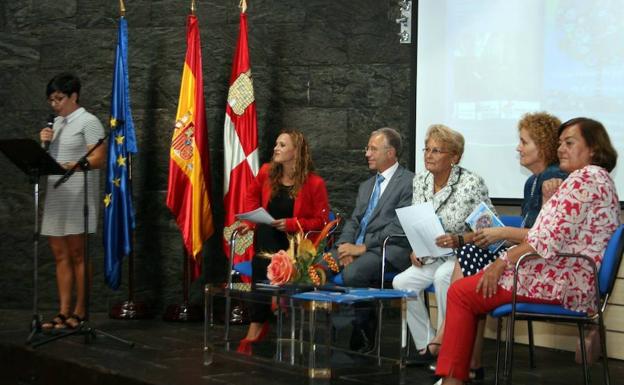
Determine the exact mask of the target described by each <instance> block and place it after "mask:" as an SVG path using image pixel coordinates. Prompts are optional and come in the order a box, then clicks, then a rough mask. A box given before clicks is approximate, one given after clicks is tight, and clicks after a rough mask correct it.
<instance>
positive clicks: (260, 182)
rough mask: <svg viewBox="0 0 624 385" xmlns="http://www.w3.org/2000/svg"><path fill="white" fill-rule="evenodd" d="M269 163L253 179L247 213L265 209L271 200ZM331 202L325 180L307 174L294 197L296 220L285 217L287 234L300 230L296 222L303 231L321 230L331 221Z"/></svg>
mask: <svg viewBox="0 0 624 385" xmlns="http://www.w3.org/2000/svg"><path fill="white" fill-rule="evenodd" d="M270 167H271V166H270V164H269V163H265V164H263V165H262V167H261V168H260V171H259V172H258V175H257V176H256V179H254V181H253V183H252V184H251V186H250V188H249V190H248V192H247V198H246V200H245V211H251V210H255V209H257V208H258V207H260V206H262V207H264V208H265V209H266V208H267V207H268V205H269V199H270V198H271V180H270V179H269V170H270ZM328 215H329V202H328V199H327V189H326V188H325V181H324V180H323V178H321V177H320V176H318V175H317V174H315V173H313V172H311V173H309V174H308V177H307V178H306V181H305V183H304V184H303V186H301V189H300V190H299V192H298V193H297V196H296V197H295V204H294V208H293V217H292V218H286V231H287V232H289V233H294V232H296V231H297V230H299V227H298V226H297V221H299V224H300V225H301V228H302V229H303V231H304V232H305V231H309V230H322V229H323V226H325V224H326V223H327V222H328Z"/></svg>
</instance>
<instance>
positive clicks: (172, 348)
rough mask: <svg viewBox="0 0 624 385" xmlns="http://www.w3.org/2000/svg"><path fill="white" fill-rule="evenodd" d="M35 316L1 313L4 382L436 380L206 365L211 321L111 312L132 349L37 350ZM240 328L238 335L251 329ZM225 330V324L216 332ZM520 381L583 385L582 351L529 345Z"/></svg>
mask: <svg viewBox="0 0 624 385" xmlns="http://www.w3.org/2000/svg"><path fill="white" fill-rule="evenodd" d="M30 318H31V313H30V312H28V311H23V310H19V311H17V310H0V369H1V372H0V373H1V374H0V384H10V385H34V384H37V385H43V384H45V385H55V384H64V385H67V384H70V385H73V384H81V385H95V384H97V385H108V384H111V385H112V384H115V385H126V384H128V385H130V384H132V385H134V384H159V385H160V384H163V385H178V384H180V385H199V384H215V385H216V384H219V385H224V384H227V385H269V384H271V385H292V384H306V383H314V384H316V383H319V382H320V383H328V384H333V385H347V384H364V383H365V384H370V385H394V384H396V385H399V384H425V385H427V384H433V383H434V382H435V379H434V378H433V376H432V375H431V373H429V372H428V371H427V370H425V369H424V368H415V367H410V368H407V369H406V370H405V372H404V375H403V376H401V375H399V374H398V373H396V372H393V370H392V369H391V368H389V367H382V368H377V369H374V368H373V369H371V367H370V366H369V365H368V366H367V367H366V371H363V370H351V371H348V370H347V371H344V373H342V372H341V373H340V374H339V375H338V376H337V377H336V378H332V379H331V380H330V381H326V380H310V379H308V378H307V377H306V376H303V375H300V374H297V373H298V372H296V371H295V370H293V369H292V367H289V365H286V364H277V363H275V362H271V361H270V360H266V359H252V358H249V357H246V356H243V355H240V354H237V353H233V352H225V351H223V349H222V348H220V347H219V346H220V345H217V348H216V350H215V353H214V361H213V363H212V364H211V365H208V366H205V365H204V363H203V353H202V347H203V324H202V323H171V322H165V321H162V320H161V319H160V318H154V319H150V320H140V321H119V320H111V319H109V318H108V316H107V315H106V314H94V315H93V316H92V320H93V321H92V323H91V325H92V326H93V327H96V328H99V329H101V330H103V331H105V332H109V333H112V334H114V335H116V336H118V337H121V338H124V339H127V340H130V341H132V342H134V343H135V346H134V347H133V348H129V347H127V346H125V345H123V344H121V343H119V342H117V341H114V340H111V339H108V338H105V337H98V338H96V339H95V340H94V341H92V342H91V343H88V344H87V343H85V338H84V336H70V337H67V338H63V339H60V340H57V341H54V342H51V343H49V344H46V345H43V346H40V347H38V348H36V349H33V348H31V347H28V346H26V345H25V343H24V342H25V339H26V337H27V336H28V330H29V323H30ZM244 328H245V327H243V326H235V327H234V328H233V330H232V333H233V336H240V335H242V334H243V332H244ZM212 333H213V338H215V339H216V340H219V338H220V337H221V336H222V335H223V328H222V326H216V327H215V328H214V330H213V331H212ZM515 352H516V354H515V360H514V362H515V366H514V384H531V385H540V384H544V385H545V384H549V385H552V384H555V385H556V384H562V385H563V384H566V385H568V384H582V382H583V381H582V368H581V366H580V365H576V364H575V363H574V355H573V353H570V352H561V351H556V350H551V349H542V348H538V349H536V362H537V369H534V370H531V369H529V366H528V353H527V348H526V347H525V346H522V345H518V346H517V348H516V350H515ZM485 360H486V361H485V362H487V364H486V382H485V383H486V384H493V383H494V381H493V377H494V362H495V361H494V360H495V344H494V343H493V342H490V341H488V342H487V343H486V354H485ZM609 367H610V370H611V380H612V383H618V382H619V379H621V378H624V361H619V360H610V362H609ZM592 379H593V380H594V383H602V367H601V365H600V364H595V365H594V366H593V367H592Z"/></svg>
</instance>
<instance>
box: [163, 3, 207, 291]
mask: <svg viewBox="0 0 624 385" xmlns="http://www.w3.org/2000/svg"><path fill="white" fill-rule="evenodd" d="M186 43H187V48H186V59H185V61H184V70H183V71H182V84H181V85H180V98H179V100H178V112H177V114H176V122H175V127H174V131H173V138H172V139H171V149H170V151H169V155H170V160H169V187H168V189H167V207H169V209H170V210H171V212H172V213H173V215H174V216H175V217H176V222H177V223H178V227H180V231H181V232H182V238H183V239H184V246H185V248H186V251H187V253H188V255H189V256H192V257H193V259H192V260H193V261H194V262H195V263H194V264H193V268H192V272H191V275H192V278H193V279H195V278H197V277H198V276H199V275H200V273H201V250H202V245H203V242H204V241H205V240H206V239H208V238H209V237H210V236H211V235H212V233H213V232H214V223H213V218H212V208H211V204H210V161H209V153H208V129H207V127H206V116H205V107H204V82H203V79H202V59H201V43H200V40H199V24H198V21H197V17H195V15H189V16H188V18H187V26H186Z"/></svg>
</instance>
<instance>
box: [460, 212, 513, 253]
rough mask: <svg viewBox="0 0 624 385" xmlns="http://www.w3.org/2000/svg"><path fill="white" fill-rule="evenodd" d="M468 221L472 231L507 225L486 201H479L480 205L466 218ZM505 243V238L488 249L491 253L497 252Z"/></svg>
mask: <svg viewBox="0 0 624 385" xmlns="http://www.w3.org/2000/svg"><path fill="white" fill-rule="evenodd" d="M466 223H467V224H468V226H470V228H471V229H472V231H475V232H476V231H477V230H479V229H483V228H487V227H505V225H504V224H503V222H502V221H501V220H500V219H499V218H498V217H497V216H496V214H494V212H492V210H490V208H489V207H488V205H486V204H485V202H481V203H479V205H478V206H477V207H476V208H475V209H474V210H473V211H472V213H470V215H469V216H468V218H466ZM504 244H505V241H504V240H501V241H498V242H496V243H493V244H491V245H489V246H488V250H489V251H490V252H491V253H496V252H497V251H498V249H500V248H501V246H503V245H504Z"/></svg>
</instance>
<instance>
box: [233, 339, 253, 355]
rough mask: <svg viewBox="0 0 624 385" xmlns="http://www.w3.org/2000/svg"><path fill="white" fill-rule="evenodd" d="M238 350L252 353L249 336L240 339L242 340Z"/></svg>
mask: <svg viewBox="0 0 624 385" xmlns="http://www.w3.org/2000/svg"><path fill="white" fill-rule="evenodd" d="M236 352H237V353H241V354H245V355H248V356H250V355H251V343H250V342H249V340H248V339H247V338H243V339H242V340H240V342H239V343H238V348H236Z"/></svg>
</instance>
